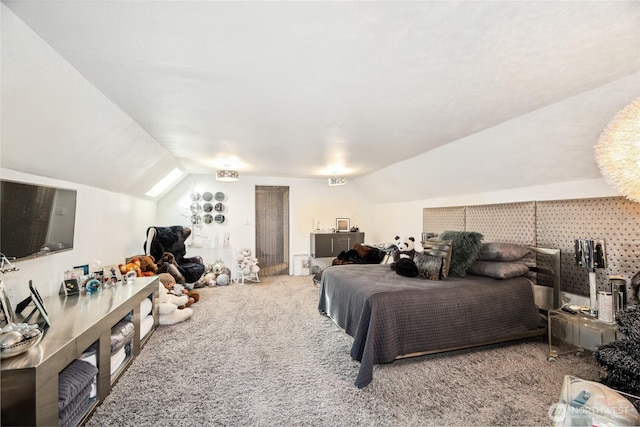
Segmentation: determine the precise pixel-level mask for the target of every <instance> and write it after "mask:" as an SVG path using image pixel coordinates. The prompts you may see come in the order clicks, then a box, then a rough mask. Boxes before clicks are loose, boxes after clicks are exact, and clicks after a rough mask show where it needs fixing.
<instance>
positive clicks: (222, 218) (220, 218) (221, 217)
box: [215, 214, 224, 224]
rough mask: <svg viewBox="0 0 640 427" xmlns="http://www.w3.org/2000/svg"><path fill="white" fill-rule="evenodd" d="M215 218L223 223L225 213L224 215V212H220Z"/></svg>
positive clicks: (219, 222)
mask: <svg viewBox="0 0 640 427" xmlns="http://www.w3.org/2000/svg"><path fill="white" fill-rule="evenodd" d="M215 220H216V222H217V223H218V224H222V223H223V222H224V215H222V214H218V215H216V218H215Z"/></svg>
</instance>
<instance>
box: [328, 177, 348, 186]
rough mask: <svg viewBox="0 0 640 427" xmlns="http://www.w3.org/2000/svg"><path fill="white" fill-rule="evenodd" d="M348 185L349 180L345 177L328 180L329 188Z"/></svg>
mask: <svg viewBox="0 0 640 427" xmlns="http://www.w3.org/2000/svg"><path fill="white" fill-rule="evenodd" d="M346 183H347V178H345V177H343V176H332V177H331V178H329V179H327V185H328V186H329V187H337V186H338V185H345V184H346Z"/></svg>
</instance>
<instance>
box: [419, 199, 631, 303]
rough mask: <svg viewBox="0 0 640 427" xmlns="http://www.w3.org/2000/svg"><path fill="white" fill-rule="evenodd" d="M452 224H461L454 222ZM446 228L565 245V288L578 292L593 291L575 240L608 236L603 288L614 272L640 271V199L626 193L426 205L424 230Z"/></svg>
mask: <svg viewBox="0 0 640 427" xmlns="http://www.w3.org/2000/svg"><path fill="white" fill-rule="evenodd" d="M461 211H463V212H461ZM447 213H453V214H454V217H455V218H454V219H453V220H448V219H446V218H445V215H446V214H447ZM460 218H464V226H463V227H460V226H459V221H460ZM531 221H532V222H531ZM450 224H456V225H458V227H449V225H450ZM532 224H533V225H532ZM445 229H448V230H455V229H457V230H468V231H478V232H481V233H482V234H483V235H484V236H485V239H484V240H485V241H487V242H488V241H507V242H511V243H520V244H528V245H532V246H538V247H543V248H555V249H560V250H561V256H562V263H561V268H562V280H561V286H562V290H563V291H565V292H569V293H573V294H577V295H585V296H586V295H588V294H589V284H588V275H587V271H585V270H584V269H582V268H580V267H578V266H577V265H576V262H575V257H574V241H575V239H604V240H605V248H606V255H607V262H608V265H607V268H606V269H602V270H597V283H598V290H606V289H607V287H608V280H607V278H608V276H610V275H620V276H622V277H624V278H625V279H626V280H627V283H629V281H630V279H631V277H633V275H634V274H636V273H637V272H638V271H640V204H638V203H635V202H631V201H629V200H627V199H625V198H623V197H604V198H590V199H575V200H553V201H537V202H522V203H501V204H493V205H478V206H458V207H455V208H446V207H445V208H425V209H424V210H423V231H425V232H435V233H441V232H442V231H444V230H445ZM628 291H629V289H628Z"/></svg>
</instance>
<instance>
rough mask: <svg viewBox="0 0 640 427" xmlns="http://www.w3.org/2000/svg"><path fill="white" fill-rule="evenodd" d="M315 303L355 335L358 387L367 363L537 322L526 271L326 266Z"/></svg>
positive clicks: (483, 339) (492, 336)
mask: <svg viewBox="0 0 640 427" xmlns="http://www.w3.org/2000/svg"><path fill="white" fill-rule="evenodd" d="M318 309H319V311H320V312H321V313H323V314H326V315H327V316H329V317H330V318H331V319H333V321H335V322H336V324H337V325H338V326H339V327H341V328H342V329H344V330H345V332H346V333H347V334H349V335H351V336H352V337H353V338H354V342H353V346H352V348H351V357H352V358H353V359H354V360H357V361H359V362H360V370H359V372H358V377H357V379H356V385H357V386H358V387H359V388H362V387H365V386H367V385H368V384H369V383H370V382H371V380H372V378H373V365H374V364H378V363H389V362H392V361H393V360H395V359H396V358H397V357H398V356H402V355H409V354H413V353H419V352H428V351H438V350H446V349H453V348H457V347H462V346H473V345H480V344H483V343H487V342H490V341H493V340H501V339H503V338H506V337H512V336H514V335H517V334H522V333H526V332H528V331H534V330H536V329H538V326H539V324H540V316H539V314H538V310H537V307H536V305H535V302H534V298H533V290H532V287H531V282H530V281H529V280H528V279H527V278H525V277H517V278H513V279H505V280H496V279H491V278H488V277H481V276H472V275H467V276H466V277H463V278H461V277H449V278H447V279H446V280H442V281H430V280H425V279H421V278H408V277H403V276H399V275H398V274H396V272H395V271H391V270H390V268H389V266H388V265H385V264H381V265H360V264H351V265H340V266H333V267H328V268H327V269H325V270H324V272H323V274H322V281H321V291H320V300H319V303H318Z"/></svg>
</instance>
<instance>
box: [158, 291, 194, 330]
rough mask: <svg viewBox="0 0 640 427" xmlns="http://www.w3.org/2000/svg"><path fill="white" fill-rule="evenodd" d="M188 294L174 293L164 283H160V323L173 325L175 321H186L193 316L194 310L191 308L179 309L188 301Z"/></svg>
mask: <svg viewBox="0 0 640 427" xmlns="http://www.w3.org/2000/svg"><path fill="white" fill-rule="evenodd" d="M188 299H189V297H188V296H187V295H180V296H177V295H173V294H170V293H169V290H168V289H167V288H165V287H164V285H163V284H162V283H159V284H158V324H160V325H173V324H175V323H180V322H184V321H185V320H187V319H189V318H190V317H191V316H193V310H192V309H190V308H183V309H181V310H180V309H178V307H181V306H184V305H185V304H186V303H187V302H188Z"/></svg>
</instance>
